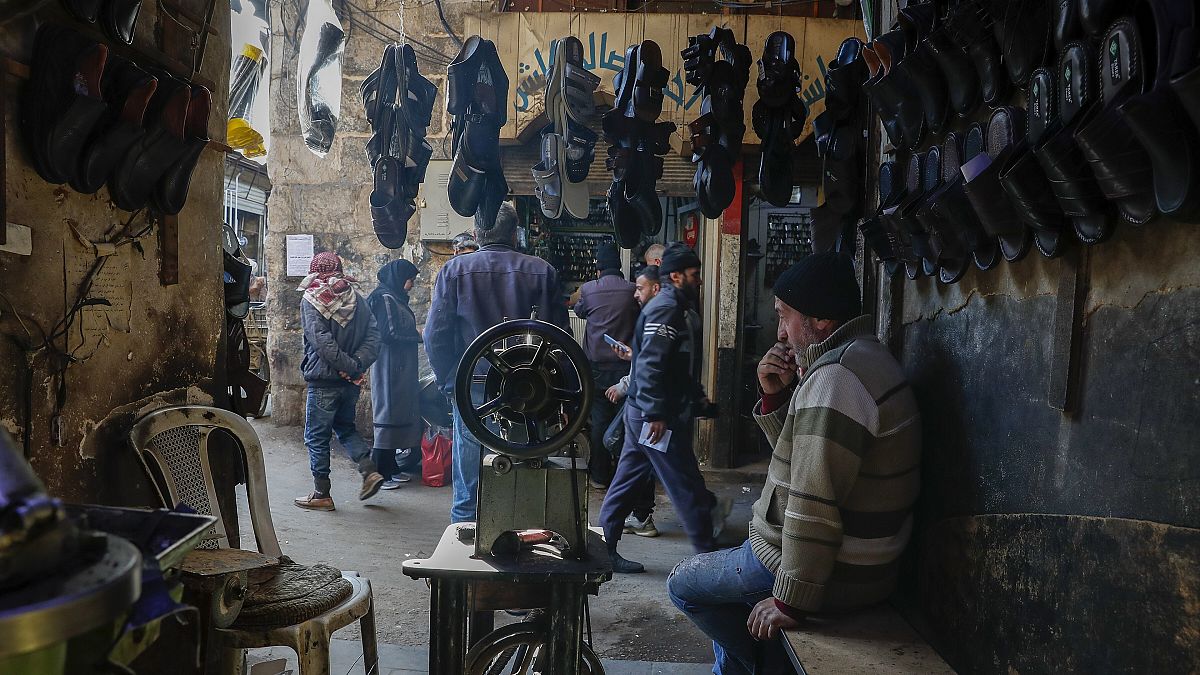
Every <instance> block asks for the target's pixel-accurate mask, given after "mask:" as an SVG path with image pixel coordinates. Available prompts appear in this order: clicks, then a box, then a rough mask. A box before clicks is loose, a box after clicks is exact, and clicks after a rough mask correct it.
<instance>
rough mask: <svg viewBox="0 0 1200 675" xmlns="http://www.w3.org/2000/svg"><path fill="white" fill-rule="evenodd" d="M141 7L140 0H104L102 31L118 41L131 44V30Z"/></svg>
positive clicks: (135, 25)
mask: <svg viewBox="0 0 1200 675" xmlns="http://www.w3.org/2000/svg"><path fill="white" fill-rule="evenodd" d="M141 9H142V0H106V3H105V5H104V12H103V17H104V32H106V33H108V36H109V37H111V38H112V39H114V40H116V41H118V42H122V43H124V44H127V45H131V44H133V32H134V28H135V27H137V18H138V13H139V12H141Z"/></svg>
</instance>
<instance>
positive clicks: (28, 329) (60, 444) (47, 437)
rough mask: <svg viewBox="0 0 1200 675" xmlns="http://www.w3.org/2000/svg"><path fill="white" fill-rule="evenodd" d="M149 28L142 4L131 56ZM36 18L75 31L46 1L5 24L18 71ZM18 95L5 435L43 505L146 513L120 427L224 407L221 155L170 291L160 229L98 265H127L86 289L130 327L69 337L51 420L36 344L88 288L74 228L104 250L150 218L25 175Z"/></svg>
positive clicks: (195, 193) (10, 173)
mask: <svg viewBox="0 0 1200 675" xmlns="http://www.w3.org/2000/svg"><path fill="white" fill-rule="evenodd" d="M5 12H9V10H5ZM228 12H229V7H228V3H227V2H226V0H218V2H217V7H216V13H215V16H216V17H218V18H220V17H226V16H228ZM158 19H159V17H158V16H157V14H156V8H155V6H154V3H146V6H144V7H143V9H142V13H141V16H140V17H139V21H138V26H137V41H136V43H135V49H142V48H145V47H150V48H153V47H154V35H155V30H156V24H157V21H158ZM44 21H59V22H61V23H66V24H68V25H73V26H75V27H77V28H80V27H79V25H78V24H74V23H73V21H72V20H71V19H70V18H68V17H66V15H65V13H64V11H63V10H62V9H61V7H60V4H59V3H49V4H44V5H43V7H42V9H39V10H38V11H37V12H34V13H33V14H31V15H28V16H25V17H24V18H21V19H18V20H13V21H8V22H5V23H0V48H2V49H3V51H4V54H5V55H6V56H8V57H9V58H11V59H13V60H15V61H17V62H20V63H26V64H27V63H28V62H29V57H30V52H31V49H32V46H33V45H32V43H33V35H34V33H35V30H36V26H37V25H39V24H40V23H41V22H44ZM214 28H215V29H216V34H215V35H211V36H210V37H209V42H208V48H207V55H206V57H205V58H204V60H203V67H202V70H201V76H202V77H203V78H206V79H208V80H210V81H212V82H213V83H214V84H215V91H214V97H213V99H214V104H215V109H214V110H213V111H212V115H211V118H210V122H209V127H210V130H211V133H212V135H213V137H214V138H217V139H218V140H220V139H223V138H224V124H223V120H224V119H225V99H226V94H225V92H227V90H228V70H229V47H228V44H229V43H228V40H229V37H228V35H229V25H228V21H227V20H225V21H222V20H218V21H217V22H216V23H215V25H214ZM83 30H85V31H87V30H89V28H83ZM90 30H91V31H98V29H96V28H95V27H90ZM97 35H98V32H97ZM24 86H25V80H24V79H23V77H14V76H8V77H5V78H3V81H2V85H0V91H2V93H3V99H4V101H3V114H4V143H5V145H4V147H5V152H6V153H7V154H6V162H5V178H6V181H5V186H4V188H5V202H6V203H5V214H4V216H5V220H7V222H10V223H15V224H19V225H24V226H27V227H29V228H31V229H32V240H33V253H32V255H29V256H20V255H14V254H12V253H6V252H0V294H2V297H0V427H3V428H4V429H6V430H7V431H9V432H10V433H11V434H12V435H13V436H14V437H15V438H16V439H17V441H18V443H22V444H23V443H25V441H26V439H28V445H29V448H30V457H29V459H30V461H31V463H32V465H33V468H34V470H35V471H36V472H37V474H38V475H39V476H40V477H41V478H42V480H43V481H45V483H46V484H47V487H48V488H49V491H50V493H51V494H53V495H55V496H58V497H61V498H64V499H66V500H69V501H79V502H99V503H108V504H142V505H150V504H153V503H154V500H153V497H152V493H151V492H149V491H148V489H147V488H148V484H147V483H146V482H145V480H144V478H143V475H142V470H141V469H140V467H139V465H138V464H137V463H136V460H135V459H134V457H133V455H132V453H131V452H130V450H129V448H128V443H127V441H126V433H127V431H128V425H129V423H130V422H131V421H132V420H133V419H134V417H135V416H136V415H137V414H138V413H139V412H141V411H144V410H147V409H149V408H151V407H153V406H157V405H162V404H166V403H185V402H191V403H212V402H213V401H214V399H215V398H219V397H220V396H221V388H222V386H223V384H222V380H223V375H219V373H221V372H222V368H223V365H222V364H223V351H224V350H223V348H222V347H220V342H221V330H222V329H221V326H222V317H223V304H222V302H223V300H222V297H223V296H222V290H221V254H220V225H221V199H222V193H221V187H220V186H221V171H222V168H221V165H222V160H223V155H222V154H221V153H220V152H214V151H206V152H205V153H204V154H203V156H202V158H201V161H200V164H199V166H198V167H197V168H196V172H195V175H194V177H193V180H192V184H191V192H190V198H189V200H188V203H187V207H186V208H185V209H184V211H183V212H182V213H181V214H180V215H179V218H178V243H179V246H178V249H179V257H178V269H179V272H178V277H179V283H177V284H174V285H163V284H162V283H161V282H160V278H159V271H160V267H161V265H162V263H163V256H162V250H163V249H162V242H161V241H160V239H159V232H160V231H161V229H160V228H159V227H157V226H156V227H155V228H154V229H153V230H152V231H151V232H150V233H148V234H147V236H145V237H143V238H141V239H140V240H139V242H138V243H139V244H140V246H141V249H142V252H139V251H137V250H136V247H135V246H133V245H132V244H127V245H124V246H121V247H119V249H118V250H119V253H118V255H117V256H114V257H113V258H112V259H111V260H110V262H109V263H107V264H106V269H108V270H109V271H110V272H111V271H112V270H114V269H121V268H122V267H123V266H124V265H127V266H128V268H127V271H124V270H122V271H121V273H120V274H119V275H118V276H117V277H116V279H117V280H118V281H119V283H118V284H117V287H118V290H113V289H112V288H108V290H104V291H102V290H101V289H100V288H99V287H98V286H93V293H92V294H91V295H92V297H105V298H106V299H108V300H110V301H113V302H127V303H128V311H127V312H125V317H126V318H127V320H128V329H127V330H124V328H125V326H124V321H118V323H120V324H121V325H118V326H116V327H114V328H110V329H108V330H106V331H104V336H103V339H102V341H100V342H99V343H97V344H88V345H86V346H84V347H83V348H81V349H77V350H76V349H75V347H76V346H77V345H78V344H79V342H78V341H77V339H76V337H74V336H75V335H76V334H77V331H78V328H79V324H76V325H75V327H74V330H73V331H72V337H69V338H67V339H68V340H69V343H68V349H69V350H71V351H74V358H75V362H74V363H72V364H71V365H70V366H69V367H67V369H66V372H65V376H64V377H65V383H66V388H65V399H64V401H63V403H62V405H61V411H60V416H59V417H58V419H57V420H56V419H55V416H54V413H53V411H54V409H55V398H56V394H57V392H58V387H57V384H56V383H57V379H56V378H55V377H53V376H52V373H53V372H54V371H55V370H57V369H58V366H57V364H60V363H61V361H55V360H54V359H52V358H50V357H49V356H48V352H47V350H46V349H44V348H41V347H40V345H41V343H43V342H44V334H45V333H52V332H53V327H54V326H55V325H56V324H57V323H58V322H59V320H60V319H61V318H62V317H63V316H64V313H65V310H66V307H67V305H68V303H69V302H70V301H71V300H73V298H74V296H75V293H76V291H77V288H78V286H79V284H80V282H81V280H82V278H83V273H82V272H81V271H80V270H79V269H78V268H77V267H76V266H75V264H73V263H72V262H71V261H72V259H75V258H77V257H79V259H83V258H84V257H86V256H90V255H91V253H90V252H89V251H88V249H87V248H85V247H83V246H82V245H81V244H79V243H77V242H76V241H75V240H74V236H73V235H72V234H71V231H70V227H71V226H73V227H74V229H75V230H76V231H77V232H78V234H79V235H80V237H81V238H82V239H84V240H86V241H89V242H98V241H109V240H112V239H113V238H114V234H115V233H116V232H118V231H119V230H120V228H121V227H122V226H124V225H125V224H126V223H127V222H131V231H136V230H139V229H141V227H142V226H143V225H144V224H145V223H146V220H145V216H144V215H142V214H139V215H138V216H137V217H135V218H133V220H132V221H130V220H129V219H130V216H131V214H129V213H128V212H125V211H120V210H117V209H116V208H115V207H114V206H113V205H112V204H111V203H110V202H109V200H108V194H107V190H106V189H101V191H100V192H99V193H98V194H97V195H82V194H79V193H77V192H75V191H73V190H72V189H71V188H70V187H69V186H66V185H62V186H59V185H50V184H47V183H46V182H45V181H43V180H42V179H41V178H40V177H39V176H38V175H37V174H36V173H35V172H34V171H33V169H31V168H30V166H29V161H28V156H27V154H26V152H25V149H24V146H23V143H22V137H21V133H20V125H19V120H20V115H19V112H18V105H19V104H20V102H21V97H22V96H23V91H24ZM77 251H81V252H82V253H76V252H77ZM119 287H123V289H120V288H119ZM102 293H103V295H102ZM57 343H58V344H59V345H60V346H61V345H62V344H63V343H62V340H59V341H57ZM27 378H28V379H27ZM27 382H28V386H27ZM27 406H28V410H29V412H30V413H31V417H29V418H27V415H26V411H27Z"/></svg>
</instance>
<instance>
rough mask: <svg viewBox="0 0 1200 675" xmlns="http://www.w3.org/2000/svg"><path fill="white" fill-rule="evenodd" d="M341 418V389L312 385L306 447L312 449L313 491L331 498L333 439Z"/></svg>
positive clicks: (306, 409)
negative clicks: (330, 446)
mask: <svg viewBox="0 0 1200 675" xmlns="http://www.w3.org/2000/svg"><path fill="white" fill-rule="evenodd" d="M336 414H337V387H322V386H318V385H312V384H310V385H309V386H308V394H307V397H306V400H305V405H304V447H305V448H307V449H308V468H309V469H310V470H311V471H312V476H313V487H314V488H315V489H316V491H317V492H320V493H321V494H325V495H327V494H329V489H330V481H329V438H330V435H331V434H332V433H333V418H334V416H335V415H336Z"/></svg>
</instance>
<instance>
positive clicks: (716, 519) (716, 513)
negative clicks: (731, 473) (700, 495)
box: [712, 497, 733, 540]
mask: <svg viewBox="0 0 1200 675" xmlns="http://www.w3.org/2000/svg"><path fill="white" fill-rule="evenodd" d="M732 511H733V499H731V498H729V497H717V503H716V505H714V506H713V509H712V521H713V539H714V540H715V539H719V538H720V537H721V533H722V532H724V531H725V519H726V518H728V517H729V514H730V513H731V512H732Z"/></svg>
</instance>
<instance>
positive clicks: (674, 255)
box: [658, 241, 700, 276]
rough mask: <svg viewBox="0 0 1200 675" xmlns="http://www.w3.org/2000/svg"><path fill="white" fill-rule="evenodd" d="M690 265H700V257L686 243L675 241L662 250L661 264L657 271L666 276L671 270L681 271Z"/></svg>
mask: <svg viewBox="0 0 1200 675" xmlns="http://www.w3.org/2000/svg"><path fill="white" fill-rule="evenodd" d="M692 267H700V258H699V256H697V255H696V252H695V251H693V250H692V249H691V248H690V247H689V246H688V245H687V244H685V243H683V242H681V241H677V242H673V243H671V244H668V245H667V250H665V251H663V255H662V264H661V265H659V266H658V273H659V274H660V275H661V276H667V275H668V274H670V273H671V272H682V271H684V270H686V269H690V268H692Z"/></svg>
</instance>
